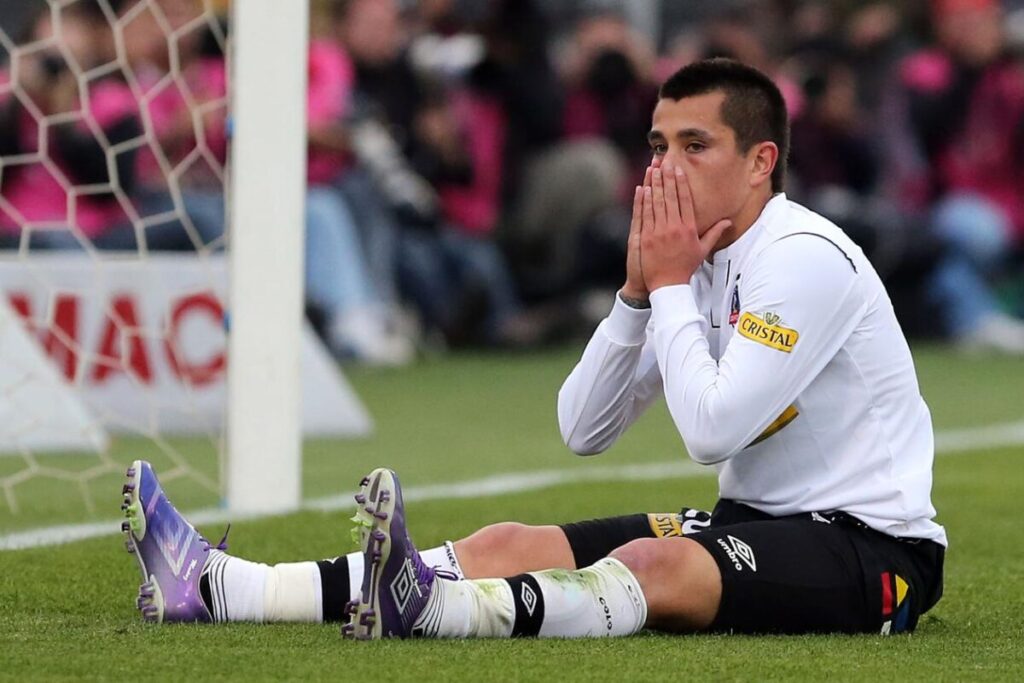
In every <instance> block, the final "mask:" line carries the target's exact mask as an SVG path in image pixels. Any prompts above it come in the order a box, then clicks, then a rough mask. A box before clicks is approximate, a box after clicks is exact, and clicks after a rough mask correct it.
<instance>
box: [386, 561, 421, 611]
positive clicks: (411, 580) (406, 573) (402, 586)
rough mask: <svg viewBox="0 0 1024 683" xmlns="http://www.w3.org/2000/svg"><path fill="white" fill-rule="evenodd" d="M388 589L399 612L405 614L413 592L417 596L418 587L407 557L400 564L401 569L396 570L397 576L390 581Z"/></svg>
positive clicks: (410, 562)
mask: <svg viewBox="0 0 1024 683" xmlns="http://www.w3.org/2000/svg"><path fill="white" fill-rule="evenodd" d="M390 589H391V597H392V598H394V600H395V605H396V606H397V607H398V611H399V612H405V608H406V607H407V606H408V605H409V600H411V599H412V593H413V591H416V593H417V594H419V592H420V587H419V585H417V583H416V575H415V574H414V573H413V569H412V560H410V559H409V558H408V557H407V558H405V562H403V563H402V568H401V569H399V570H398V575H397V576H395V578H394V579H393V580H392V581H391V586H390Z"/></svg>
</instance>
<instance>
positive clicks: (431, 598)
mask: <svg viewBox="0 0 1024 683" xmlns="http://www.w3.org/2000/svg"><path fill="white" fill-rule="evenodd" d="M364 481H365V482H366V485H365V486H364V490H363V492H362V493H360V495H359V496H357V499H356V500H357V502H358V503H359V506H360V507H359V510H358V511H357V519H359V520H360V523H361V525H362V528H361V529H360V531H361V533H362V544H363V548H364V552H365V557H366V564H367V573H366V574H365V575H364V580H363V586H362V591H361V593H362V595H361V599H360V600H359V601H358V602H357V603H354V604H353V605H352V621H351V623H350V624H349V626H348V627H347V632H348V633H350V634H352V635H354V636H356V637H361V638H379V637H389V636H398V637H408V636H412V635H420V636H428V637H511V636H519V635H539V636H555V637H582V636H615V635H628V634H631V633H635V632H637V631H638V630H640V629H641V628H643V627H644V626H645V624H647V623H648V610H649V609H650V613H651V615H652V618H653V619H654V623H655V624H656V625H658V626H661V627H664V628H672V629H673V630H691V629H699V628H705V627H707V626H708V625H709V624H710V623H711V621H712V619H713V618H714V616H715V613H716V611H717V603H718V599H719V595H720V584H721V579H720V577H719V575H718V567H717V566H716V564H715V562H714V560H713V559H712V558H711V557H710V555H709V554H708V553H707V551H706V550H705V549H704V548H703V547H701V546H700V545H698V544H696V543H694V542H693V541H691V540H689V539H683V538H661V539H657V538H655V539H642V540H637V541H634V542H632V543H630V544H627V545H626V546H624V547H623V548H622V549H620V550H617V551H615V552H613V553H612V557H609V558H605V559H602V560H599V561H598V562H597V563H596V564H594V565H592V566H590V567H585V568H583V569H579V570H565V569H557V570H546V571H539V572H529V573H524V574H520V575H518V576H514V577H511V578H507V579H478V580H467V581H448V580H444V579H443V578H441V577H439V576H438V574H437V572H435V571H434V570H433V569H431V568H430V567H429V566H427V565H426V564H425V563H424V562H423V561H422V559H421V557H420V556H419V554H418V553H417V552H416V549H415V546H414V545H413V544H412V542H411V540H410V539H409V537H408V533H407V531H406V527H405V510H404V506H403V504H402V498H401V487H400V486H399V484H398V479H397V477H396V476H395V475H394V473H393V472H391V471H390V470H384V469H380V470H375V471H374V472H373V473H372V474H371V475H370V477H368V478H367V479H366V480H364ZM616 556H617V557H616ZM629 565H632V567H630V566H629ZM662 583H664V584H666V585H665V586H662V585H659V584H662ZM645 584H646V585H647V591H648V592H650V597H649V598H648V597H647V596H646V595H645V587H644V585H645Z"/></svg>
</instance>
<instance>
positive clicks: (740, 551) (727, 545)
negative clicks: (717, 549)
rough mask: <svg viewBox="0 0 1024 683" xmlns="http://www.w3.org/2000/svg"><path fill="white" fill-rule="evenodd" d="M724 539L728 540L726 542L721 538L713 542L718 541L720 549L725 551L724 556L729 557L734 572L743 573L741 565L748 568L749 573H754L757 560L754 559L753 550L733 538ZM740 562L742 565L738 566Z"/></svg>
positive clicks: (728, 536)
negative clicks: (734, 569)
mask: <svg viewBox="0 0 1024 683" xmlns="http://www.w3.org/2000/svg"><path fill="white" fill-rule="evenodd" d="M725 538H726V539H728V541H727V540H725V539H722V538H718V539H715V540H716V541H718V545H720V546H722V549H723V550H725V554H726V555H728V556H729V560H730V561H731V562H732V564H733V566H734V567H735V568H736V571H738V572H741V571H743V565H744V564H745V565H747V566H748V567H750V571H752V572H756V571H757V559H756V558H755V557H754V550H753V548H751V547H750V546H749V545H747V544H746V543H744V542H743V541H741V540H740V539H738V538H736V537H735V536H730V535H727V536H726V537H725ZM741 560H742V563H743V564H740V561H741Z"/></svg>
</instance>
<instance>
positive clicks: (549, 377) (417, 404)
mask: <svg viewBox="0 0 1024 683" xmlns="http://www.w3.org/2000/svg"><path fill="white" fill-rule="evenodd" d="M576 352H577V349H572V350H565V351H557V352H549V353H545V354H539V355H530V356H501V355H468V356H459V357H453V358H448V359H441V360H435V361H430V362H424V363H422V364H420V365H418V366H416V367H414V368H411V369H408V370H402V371H393V372H383V371H379V372H374V371H366V370H359V371H355V372H352V373H351V379H352V381H353V383H354V384H355V385H356V387H357V389H358V391H359V392H360V394H361V395H362V396H363V398H364V400H365V401H366V402H367V404H368V406H369V407H370V409H371V411H372V412H373V414H374V416H375V418H376V419H377V422H378V431H377V435H376V436H375V437H373V438H372V439H368V440H365V441H359V442H329V441H323V442H312V443H309V444H307V448H306V454H305V494H306V496H307V497H310V498H315V497H321V496H330V495H337V494H342V493H345V492H347V491H350V490H352V489H353V488H354V487H355V484H356V483H357V481H358V478H359V476H360V475H361V474H363V473H364V472H366V471H368V470H369V469H371V468H372V467H374V466H377V465H388V466H391V467H394V468H395V469H397V470H398V471H399V473H400V474H401V475H402V477H403V483H404V484H405V485H406V487H418V486H422V485H427V484H433V483H444V482H452V481H460V480H471V479H477V478H480V477H485V476H490V475H495V474H501V473H516V472H520V473H522V472H534V471H537V470H567V471H570V472H573V471H576V470H581V471H583V470H586V469H587V468H594V467H595V466H607V465H625V464H644V463H663V462H670V461H677V460H679V459H681V458H685V454H684V453H683V452H682V448H681V446H680V443H679V439H678V436H677V435H676V433H675V431H674V429H673V428H672V426H671V423H670V421H669V419H668V416H667V413H666V412H665V410H664V409H663V408H658V409H656V410H655V411H653V413H652V414H651V415H648V416H646V417H645V418H644V419H643V420H642V421H641V422H640V423H638V425H636V427H635V428H634V429H633V430H632V431H631V432H630V433H629V434H628V435H627V437H626V438H624V439H623V440H622V441H621V442H620V443H619V444H618V445H616V447H615V448H614V449H612V450H611V451H609V452H608V453H606V454H604V455H603V456H600V458H598V459H596V460H595V459H583V458H576V457H575V456H573V455H571V454H570V453H569V452H568V451H567V450H566V449H565V448H564V447H563V446H562V444H561V442H560V440H559V436H558V430H557V426H556V423H555V418H554V401H555V393H556V391H557V388H558V386H559V384H560V383H561V380H562V378H563V377H564V375H565V373H566V372H567V371H568V369H569V368H570V367H571V365H572V363H573V362H574V360H575V355H576ZM915 356H916V358H917V362H918V370H919V374H920V377H921V383H922V389H923V391H924V394H925V396H926V398H927V399H928V401H929V404H930V405H931V407H932V412H933V416H934V419H935V425H936V430H937V431H938V432H939V433H940V435H942V434H947V433H948V432H949V431H950V430H959V429H965V428H976V427H984V426H987V425H998V424H1006V423H1015V422H1017V423H1019V422H1021V421H1022V420H1024V388H1022V387H1024V363H1022V362H1020V361H1015V360H1007V359H998V358H969V359H968V358H963V357H959V356H955V355H953V354H951V353H949V352H948V351H944V350H941V349H932V348H924V349H918V350H917V351H916V353H915ZM980 438H981V437H980V436H979V440H980ZM169 445H170V446H171V447H172V448H173V450H174V451H176V452H180V453H183V454H185V457H186V458H188V460H189V463H190V467H191V468H192V470H194V471H196V472H200V473H202V475H203V476H207V477H211V478H212V477H214V475H215V473H216V470H217V467H216V461H215V458H214V457H213V456H212V452H213V448H212V446H211V445H210V443H209V442H208V441H202V440H196V441H194V442H188V441H175V442H173V443H171V444H169ZM166 452H167V448H166V446H165V447H164V448H160V447H157V446H154V445H153V444H151V443H147V442H144V441H141V440H132V439H125V440H122V441H119V442H118V443H117V444H116V447H115V449H114V452H113V454H112V461H113V462H114V463H116V464H117V466H118V467H120V465H121V464H122V463H125V462H128V461H130V460H131V459H133V458H136V457H146V458H151V459H153V460H154V461H155V462H156V463H157V464H158V466H163V467H166V466H169V465H170V464H171V458H169V457H168V456H167V455H166ZM1022 455H1024V445H1022V444H1012V443H1007V444H1005V445H998V446H992V447H987V448H979V449H971V450H968V451H961V452H944V453H943V454H942V455H940V456H939V457H938V458H937V460H936V484H935V491H934V500H935V503H936V506H937V508H938V509H939V520H940V521H941V522H942V523H943V524H945V525H946V527H947V529H948V531H949V535H950V538H951V541H952V547H951V549H950V553H949V555H948V558H947V564H946V595H945V598H944V599H943V600H942V602H940V603H939V605H938V606H937V607H936V608H935V609H934V610H933V611H932V612H931V613H930V614H929V615H927V616H925V617H924V618H923V619H922V622H921V624H920V626H919V628H918V631H917V633H915V634H914V635H912V636H897V637H892V638H882V637H876V636H858V637H845V636H833V637H738V636H717V635H716V636H688V637H670V636H661V635H653V634H644V635H641V636H638V637H635V638H629V639H621V640H615V641H515V642H503V641H478V642H425V641H417V642H386V643H371V644H366V643H351V642H344V641H342V640H341V639H340V637H339V634H338V629H337V628H336V627H334V626H293V625H274V626H262V627H261V626H253V625H235V624H232V625H218V626H215V627H197V626H180V625H179V626H164V627H150V626H146V625H143V624H141V623H140V621H139V618H138V614H137V612H136V611H135V609H134V600H135V591H136V586H137V582H138V570H137V568H136V565H135V562H134V560H133V559H132V558H131V557H130V556H129V555H128V554H127V553H125V552H124V550H123V549H122V547H121V539H120V538H119V537H118V536H116V535H110V536H106V537H103V538H97V539H93V540H88V541H82V542H78V543H74V544H70V545H64V546H58V547H49V548H37V549H31V550H20V551H8V552H0V680H19V681H20V680H26V679H47V680H51V679H61V678H64V679H113V678H157V679H184V678H186V677H195V678H200V677H202V678H215V679H222V678H239V679H241V678H245V679H258V680H268V679H327V678H333V679H336V680H355V679H362V680H369V677H374V678H375V679H379V680H406V679H408V680H412V679H424V678H426V679H431V680H455V679H462V680H474V679H476V680H554V679H564V680H588V679H589V680H626V679H629V680H644V681H645V680H680V681H685V680H757V681H760V680H823V679H826V678H832V679H836V680H875V681H877V680H904V679H920V680H925V679H927V680H950V681H961V680H971V681H974V680H994V681H1003V680H1022V679H1024V613H1022V607H1024V564H1022V561H1024V552H1022V550H1021V548H1022V546H1024V527H1022V521H1024V514H1022V509H1024V508H1022V504H1021V500H1022V498H1024V466H1022V465H1024V461H1022ZM42 464H43V465H46V466H50V465H53V466H55V467H57V466H59V467H70V468H75V467H79V468H80V467H82V465H80V464H77V463H76V461H75V460H74V459H71V458H64V459H56V460H55V461H54V462H53V463H46V462H45V461H44V462H43V463H42ZM20 467H24V462H23V461H21V459H8V461H7V462H0V477H3V476H5V475H10V474H11V472H14V471H17V470H18V468H20ZM4 468H6V469H4ZM714 484H715V482H714V479H713V478H712V477H708V476H683V475H679V476H677V477H674V478H668V479H661V480H658V481H645V482H628V483H622V482H611V481H606V482H593V483H573V484H567V485H561V486H555V487H551V488H545V489H542V490H536V491H526V492H521V493H515V494H511V495H501V496H494V497H488V498H464V499H458V500H429V501H428V500H424V501H420V502H412V503H410V505H409V506H408V507H409V509H408V513H409V517H410V526H411V530H412V532H413V535H414V537H415V538H416V539H417V540H418V541H420V542H421V543H422V544H425V545H430V544H434V543H437V542H439V541H441V540H444V539H447V538H457V537H459V536H461V535H465V534H467V533H469V532H471V531H473V530H474V529H475V528H477V527H479V526H481V525H483V524H487V523H490V522H494V521H499V520H502V519H517V520H522V521H526V522H538V523H539V522H562V521H569V520H572V519H577V518H585V517H591V516H597V515H609V514H618V513H625V512H634V511H639V510H672V509H677V508H678V507H680V506H681V505H683V504H685V505H691V506H704V505H710V504H711V503H712V502H713V500H714V497H715V486H714ZM166 488H167V489H168V491H169V493H170V495H171V497H172V499H174V500H175V501H176V502H177V503H178V505H179V507H180V508H182V509H189V508H196V507H209V506H212V505H215V504H216V502H217V496H216V494H215V493H213V492H212V491H210V490H209V489H207V488H204V487H202V486H200V485H198V484H197V483H196V480H195V479H193V478H190V477H181V478H178V479H175V480H173V481H171V482H170V483H168V484H167V486H166ZM119 492H120V476H119V475H118V474H117V473H116V472H114V471H110V472H107V473H98V474H97V476H95V477H90V478H89V483H88V484H87V485H86V486H85V487H84V488H83V489H79V488H77V487H76V486H74V485H72V484H69V483H68V482H66V481H60V480H58V479H52V478H46V477H33V478H31V479H29V480H28V481H26V482H25V483H24V484H19V485H18V486H17V487H16V488H15V493H16V497H17V500H18V503H19V509H20V511H19V512H18V513H17V514H12V513H11V511H10V510H9V509H8V508H7V507H6V506H5V505H4V504H3V503H2V502H0V535H3V534H6V533H9V532H12V531H18V530H24V529H28V528H32V527H37V526H40V525H44V524H53V523H65V522H70V521H90V520H106V519H114V517H115V516H116V514H117V512H118V505H119V503H120V500H119V498H120V496H119ZM83 495H85V496H87V497H89V498H91V499H92V500H93V501H94V507H95V510H94V512H92V513H91V514H88V513H87V514H83V513H82V510H83V502H82V500H83ZM349 515H350V512H349V511H348V510H339V511H336V512H311V511H307V512H302V513H299V514H294V515H289V516H286V517H277V518H272V519H265V520H257V521H247V522H242V523H239V524H236V525H235V526H234V528H233V531H232V534H231V536H232V538H231V541H232V546H231V549H232V552H233V553H236V554H239V555H243V556H247V557H250V558H252V559H259V560H263V561H266V562H278V561H287V560H299V559H318V558H321V557H326V556H332V555H336V554H340V553H343V552H348V551H350V550H351V549H352V548H351V545H350V543H351V542H350V541H349V540H348V524H347V522H346V519H347V517H348V516H349ZM202 530H203V531H204V533H206V535H208V536H211V537H217V536H218V535H219V533H220V531H221V529H220V528H218V527H212V528H206V527H204V528H203V529H202Z"/></svg>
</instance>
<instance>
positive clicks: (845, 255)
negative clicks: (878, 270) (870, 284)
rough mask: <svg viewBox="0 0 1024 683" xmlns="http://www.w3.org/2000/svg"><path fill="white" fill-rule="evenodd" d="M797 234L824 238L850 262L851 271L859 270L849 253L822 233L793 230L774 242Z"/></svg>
mask: <svg viewBox="0 0 1024 683" xmlns="http://www.w3.org/2000/svg"><path fill="white" fill-rule="evenodd" d="M797 235H810V236H811V237H820V238H821V239H823V240H825V241H826V242H828V243H829V244H831V245H832V246H833V247H835V248H836V249H838V250H839V253H840V254H842V255H843V256H844V257H846V260H847V261H849V262H850V267H851V268H853V272H855V273H857V272H859V271H858V270H857V266H856V264H854V262H853V259H852V258H850V255H849V254H847V253H846V252H845V251H843V248H842V247H840V246H839V245H838V244H836V243H835V242H833V241H832V240H830V239H829V238H827V237H825V236H824V235H819V234H818V233H816V232H794V233H792V234H790V235H785V236H783V237H780V238H779V239H777V240H775V241H776V242H781V241H782V240H784V239H786V238H787V237H796V236H797Z"/></svg>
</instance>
